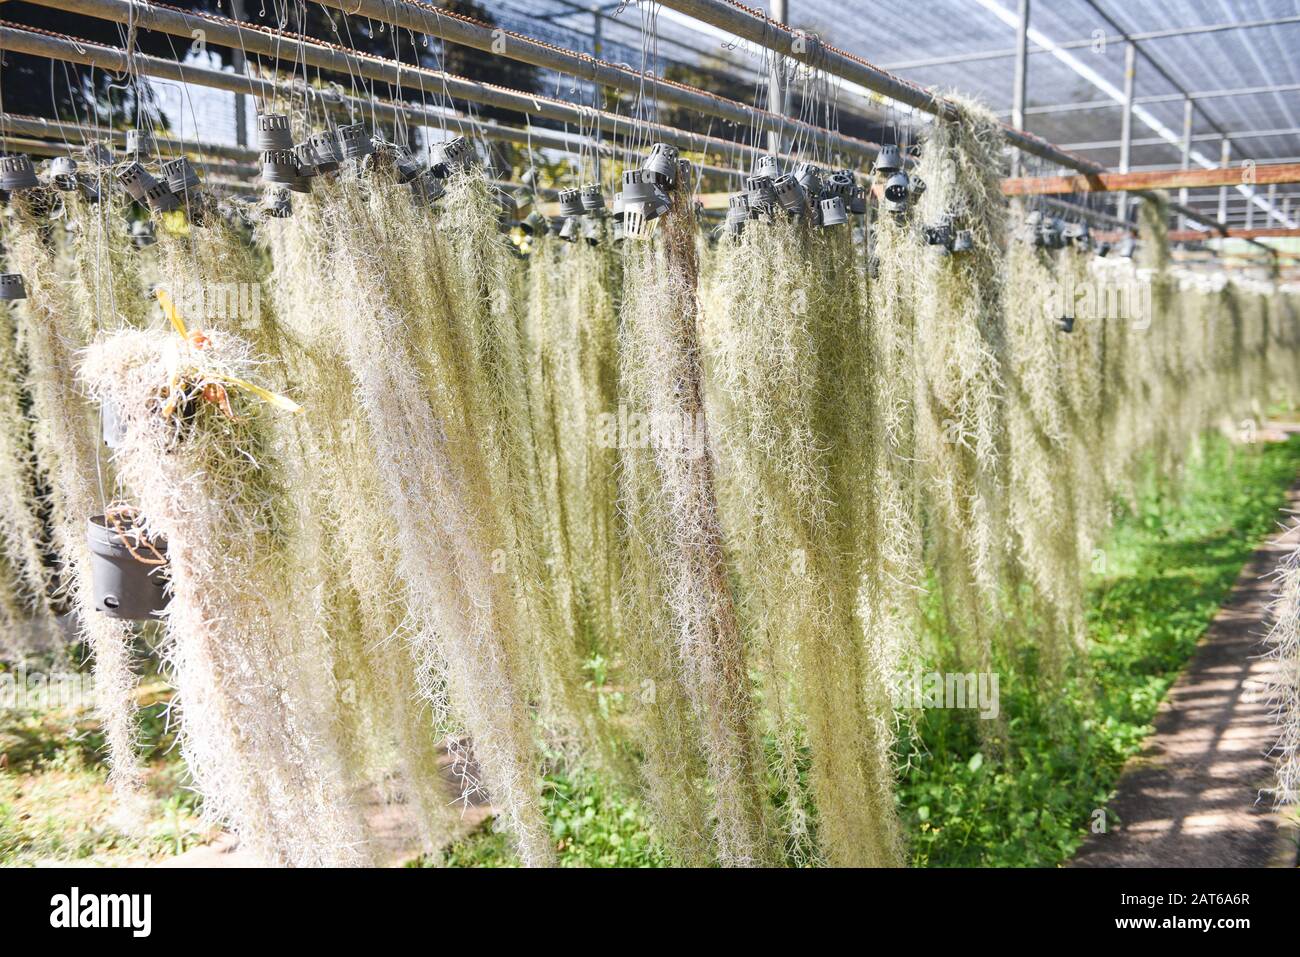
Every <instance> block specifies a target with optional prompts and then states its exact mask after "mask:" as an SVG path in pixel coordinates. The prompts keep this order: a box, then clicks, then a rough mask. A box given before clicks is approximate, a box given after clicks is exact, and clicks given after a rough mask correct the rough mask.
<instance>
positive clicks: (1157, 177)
mask: <svg viewBox="0 0 1300 957" xmlns="http://www.w3.org/2000/svg"><path fill="white" fill-rule="evenodd" d="M1271 183H1279V184H1282V183H1300V163H1259V164H1256V166H1255V167H1254V170H1253V171H1251V170H1248V169H1247V168H1245V167H1240V166H1237V167H1231V166H1230V167H1221V168H1220V167H1216V168H1214V169H1189V170H1180V169H1173V170H1146V171H1143V172H1139V173H1076V174H1072V175H1070V176H1022V177H1016V178H1011V179H1004V180H1003V181H1002V194H1003V195H1004V196H1043V195H1049V194H1054V193H1131V192H1137V191H1140V190H1147V189H1178V188H1180V187H1197V186H1240V185H1254V186H1267V185H1269V184H1271Z"/></svg>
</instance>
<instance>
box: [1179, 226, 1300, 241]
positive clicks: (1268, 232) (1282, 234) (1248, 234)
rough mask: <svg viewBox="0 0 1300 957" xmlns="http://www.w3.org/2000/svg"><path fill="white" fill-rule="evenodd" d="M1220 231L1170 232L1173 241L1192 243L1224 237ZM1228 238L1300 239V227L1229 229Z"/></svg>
mask: <svg viewBox="0 0 1300 957" xmlns="http://www.w3.org/2000/svg"><path fill="white" fill-rule="evenodd" d="M1223 238H1225V237H1223V236H1221V235H1220V234H1218V233H1211V232H1197V231H1196V230H1194V229H1175V230H1172V231H1170V233H1169V241H1170V242H1171V243H1192V242H1196V241H1197V240H1198V239H1223ZM1226 238H1228V239H1300V229H1229V230H1228V234H1227V237H1226Z"/></svg>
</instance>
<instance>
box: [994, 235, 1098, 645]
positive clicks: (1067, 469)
mask: <svg viewBox="0 0 1300 957" xmlns="http://www.w3.org/2000/svg"><path fill="white" fill-rule="evenodd" d="M1067 255H1068V254H1067ZM1008 256H1009V260H1008V264H1007V268H1008V276H1007V296H1006V301H1007V324H1006V343H1007V345H1006V361H1005V369H1006V381H1007V397H1006V401H1007V446H1008V449H1007V451H1008V456H1007V459H1008V465H1009V468H1008V476H1007V478H1008V481H1009V482H1010V488H1012V489H1014V490H1015V494H1013V495H1009V496H1008V497H1007V498H1008V521H1009V525H1010V530H1011V534H1012V535H1013V537H1014V541H1013V543H1012V544H1013V547H1014V549H1015V557H1016V560H1017V561H1018V563H1019V565H1020V568H1021V570H1022V574H1023V575H1024V576H1025V577H1026V578H1028V580H1029V581H1031V582H1032V583H1033V588H1032V590H1031V591H1032V596H1033V598H1032V599H1031V600H1033V601H1035V603H1036V604H1038V605H1039V606H1040V607H1039V608H1038V609H1037V610H1038V612H1039V614H1040V615H1041V616H1042V617H1043V618H1044V619H1045V628H1044V629H1043V633H1042V634H1041V635H1040V638H1039V643H1040V648H1041V654H1042V655H1043V656H1044V657H1046V658H1048V659H1049V660H1055V661H1056V662H1058V663H1059V661H1060V660H1061V659H1062V658H1063V656H1064V650H1063V649H1065V648H1070V647H1073V646H1074V645H1075V644H1076V643H1078V642H1080V641H1081V640H1082V637H1083V635H1082V630H1083V573H1082V570H1081V568H1080V565H1079V554H1080V545H1079V531H1078V528H1077V516H1076V513H1075V508H1076V504H1077V503H1076V500H1075V489H1074V481H1073V471H1072V469H1073V466H1074V465H1075V464H1076V463H1075V462H1074V461H1073V460H1072V457H1071V454H1070V447H1069V444H1068V443H1069V441H1070V440H1071V439H1072V438H1073V435H1072V434H1071V433H1070V432H1069V428H1068V416H1067V412H1068V409H1067V405H1066V397H1065V395H1064V390H1063V388H1062V382H1061V380H1062V376H1061V369H1062V368H1063V366H1064V365H1065V362H1064V355H1063V353H1064V351H1065V349H1066V348H1068V346H1067V343H1066V341H1065V340H1066V339H1067V337H1068V336H1069V335H1073V334H1074V329H1077V328H1078V325H1079V323H1078V321H1077V317H1076V316H1075V315H1074V303H1073V301H1070V302H1068V303H1063V302H1062V300H1063V298H1064V297H1065V296H1067V295H1069V294H1068V293H1067V292H1066V291H1065V289H1063V288H1062V282H1061V280H1060V279H1058V278H1057V274H1058V273H1059V272H1060V271H1061V270H1062V269H1063V268H1064V269H1068V268H1069V266H1068V265H1066V266H1064V267H1062V266H1061V265H1060V264H1053V263H1051V262H1050V260H1049V257H1050V256H1051V253H1049V252H1046V251H1043V250H1039V249H1036V248H1035V247H1033V246H1032V245H1030V244H1029V243H1025V242H1015V243H1012V245H1011V249H1010V252H1009V254H1008ZM1054 266H1055V268H1054ZM1057 302H1062V309H1061V311H1063V312H1066V313H1068V315H1064V316H1059V317H1058V316H1054V315H1052V313H1051V311H1050V310H1051V308H1052V306H1053V305H1054V304H1055V303H1057ZM1063 322H1065V323H1069V324H1070V325H1071V327H1072V328H1071V332H1069V333H1063V332H1062V323H1063ZM1080 334H1081V335H1082V330H1080Z"/></svg>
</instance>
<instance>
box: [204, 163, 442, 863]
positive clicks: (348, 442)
mask: <svg viewBox="0 0 1300 957" xmlns="http://www.w3.org/2000/svg"><path fill="white" fill-rule="evenodd" d="M331 188H333V187H332V184H328V183H326V182H324V181H321V182H318V183H317V191H318V192H320V191H324V190H328V189H331ZM321 215H322V212H321V204H320V202H319V201H317V200H315V199H310V200H309V199H306V198H303V199H300V200H299V201H298V203H297V205H296V206H295V210H294V215H293V217H291V218H287V219H272V220H268V221H267V222H265V223H263V224H262V226H261V232H262V242H263V245H264V246H265V248H266V249H267V250H269V252H270V258H271V261H272V262H273V263H274V269H273V270H272V271H271V273H270V276H269V285H268V286H267V287H266V291H265V293H264V294H265V295H267V296H269V298H270V300H271V302H270V303H269V304H268V303H266V302H263V303H262V307H261V309H260V310H259V313H258V315H257V316H256V321H255V322H252V323H249V322H245V323H243V325H244V327H245V328H246V329H248V330H249V332H250V334H251V335H253V336H254V337H255V341H256V344H257V348H258V350H259V352H261V353H262V354H264V355H267V356H271V357H273V358H272V359H271V360H270V361H269V362H268V365H267V367H266V372H267V373H268V374H274V376H275V381H277V382H279V383H282V384H283V385H282V387H283V388H286V389H292V390H293V391H294V392H295V394H298V395H301V396H303V398H304V405H303V409H302V412H301V413H300V414H298V415H295V416H292V417H281V418H280V419H279V420H278V421H277V425H278V427H279V428H278V430H277V432H278V436H279V437H278V441H277V446H278V448H279V454H280V456H281V457H282V459H283V461H284V463H285V470H286V482H287V485H288V487H289V488H288V491H289V494H291V496H292V498H293V501H294V503H295V508H296V510H297V513H298V515H299V516H300V521H301V522H302V523H303V528H302V531H301V538H302V548H303V554H302V561H303V563H304V565H305V566H306V567H307V569H308V571H307V572H306V574H308V575H309V576H310V578H311V579H312V580H314V581H316V582H318V585H317V587H316V589H315V591H314V592H313V594H314V595H319V601H320V608H319V610H318V615H319V616H320V618H321V620H322V628H323V631H324V632H325V637H326V639H327V640H328V642H329V651H330V655H331V658H332V660H333V662H334V676H335V680H336V681H337V682H338V684H339V686H340V688H341V689H342V690H343V693H342V694H341V695H340V703H339V708H340V724H341V730H340V734H341V736H342V738H343V746H344V748H345V749H346V752H347V755H348V771H349V773H350V774H351V776H352V777H353V778H354V779H355V780H356V782H357V783H358V784H369V785H371V786H376V787H379V788H380V789H381V793H383V794H384V796H386V797H391V798H392V799H393V800H394V801H402V802H405V803H406V804H407V805H409V807H410V810H411V812H412V813H413V814H414V816H415V817H416V819H417V820H416V823H417V825H418V827H419V828H420V830H421V831H422V833H423V834H424V835H425V839H426V842H427V844H428V846H429V848H430V850H436V849H437V848H438V847H439V846H440V845H441V844H442V843H444V842H445V841H446V836H447V834H448V829H449V827H450V824H451V809H450V808H449V807H448V804H449V801H450V798H451V797H452V795H451V793H450V791H449V789H448V787H447V785H446V782H445V781H444V775H443V771H442V764H443V763H444V761H443V757H442V755H441V754H440V752H439V748H438V741H437V735H436V733H435V732H436V728H435V725H434V722H433V720H432V719H431V717H430V714H429V712H428V708H427V705H424V704H422V703H421V701H420V696H419V684H418V674H417V672H418V669H419V665H420V662H419V659H418V658H417V657H415V656H414V654H413V646H412V643H411V642H409V641H408V640H407V631H408V629H409V628H410V627H411V622H410V620H409V617H408V616H409V611H408V607H407V602H406V598H405V591H404V587H403V585H402V581H401V579H400V577H399V575H398V573H397V566H396V563H395V562H393V561H392V560H391V557H390V555H389V551H390V550H391V547H392V542H393V539H394V537H395V531H394V526H393V523H392V520H391V518H390V516H389V512H388V508H387V501H386V498H385V490H384V488H383V483H382V482H381V481H380V478H379V475H378V474H377V472H376V460H375V454H374V441H373V439H372V437H371V435H370V429H369V425H368V421H367V419H366V416H365V413H364V411H363V410H362V408H361V407H360V405H359V403H358V401H357V396H356V394H355V392H354V390H353V387H352V381H351V379H350V378H349V377H348V376H346V375H340V374H339V370H340V369H343V368H346V363H345V360H344V357H343V354H342V343H341V341H340V340H339V338H338V337H337V336H336V335H333V334H331V332H330V331H329V330H328V329H322V327H321V321H320V320H321V317H322V316H329V315H331V313H330V312H329V310H330V309H331V308H332V304H333V294H332V288H333V282H334V280H333V277H332V276H331V275H330V271H329V269H330V267H329V260H328V256H327V255H325V254H324V253H325V252H327V250H323V249H322V248H321V246H320V243H319V237H320V235H321V234H320V230H319V221H320V217H321ZM213 228H214V229H215V230H216V232H214V233H213V234H212V236H211V237H210V238H208V239H206V240H203V241H204V242H205V243H207V242H223V241H224V242H240V241H241V238H240V237H237V236H233V235H231V233H232V232H233V230H231V229H230V228H229V227H228V226H224V225H214V227H213ZM223 234H224V235H223ZM250 261H251V262H253V263H254V273H253V276H252V277H250V278H260V273H258V272H257V271H256V265H255V260H250ZM389 792H393V793H389Z"/></svg>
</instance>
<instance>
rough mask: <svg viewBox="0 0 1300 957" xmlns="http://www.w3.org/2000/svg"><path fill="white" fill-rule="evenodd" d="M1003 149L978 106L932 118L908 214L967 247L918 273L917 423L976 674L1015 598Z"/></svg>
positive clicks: (967, 658) (935, 532) (959, 644)
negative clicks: (1009, 515) (1011, 583)
mask: <svg viewBox="0 0 1300 957" xmlns="http://www.w3.org/2000/svg"><path fill="white" fill-rule="evenodd" d="M1003 146H1004V143H1003V138H1002V133H1001V128H1000V126H999V124H998V123H997V121H996V120H995V118H994V117H993V116H992V115H991V114H990V113H988V111H987V110H984V109H982V108H979V107H976V106H973V105H969V104H967V105H964V106H963V108H962V110H961V116H960V118H959V119H952V120H949V119H942V118H941V119H939V120H937V121H936V122H935V123H934V124H933V125H932V126H931V128H930V130H929V133H928V136H927V139H926V140H925V143H924V144H923V148H922V158H921V162H920V165H919V173H920V175H921V177H922V178H923V179H924V181H925V183H926V184H927V189H926V190H925V192H924V193H923V194H922V196H921V198H920V201H919V203H917V205H916V208H915V210H914V211H913V214H912V215H913V217H914V219H915V220H916V221H917V222H918V223H920V224H927V225H929V224H937V223H939V222H941V221H942V220H943V219H944V218H945V217H947V218H948V219H949V221H950V222H951V223H952V224H953V226H954V228H956V229H965V230H968V231H969V233H970V238H971V243H972V245H971V248H970V249H969V250H968V251H966V252H963V253H955V254H951V255H946V254H945V250H944V248H943V247H942V246H931V247H929V248H928V249H926V250H925V256H924V258H923V261H922V263H921V264H920V275H919V278H918V284H917V310H916V339H915V342H916V352H917V358H918V361H919V362H920V363H921V369H920V372H919V394H918V404H917V410H916V415H917V455H918V458H919V460H920V469H921V478H920V482H921V487H922V489H923V490H924V494H925V515H926V531H927V540H928V541H929V542H930V544H931V547H932V550H933V564H934V567H935V570H936V573H937V580H938V583H939V587H940V589H941V593H942V598H943V608H944V612H945V617H946V619H947V621H948V630H949V632H950V634H951V636H952V638H953V639H954V640H955V642H956V651H957V654H958V657H959V658H960V659H961V661H962V663H963V664H965V665H967V666H971V667H979V668H980V669H981V670H988V668H989V665H990V662H991V654H992V646H993V640H994V636H995V635H997V634H999V633H1001V632H1002V631H1003V629H1002V628H1001V626H1000V622H999V619H1000V615H999V611H1000V608H1001V603H1002V601H1003V600H1004V596H1005V595H1006V594H1007V593H1008V582H1007V578H1006V572H1007V561H1006V559H1007V555H1006V547H1005V542H1006V513H1005V503H1006V500H1007V496H1006V487H1007V486H1006V454H1007V448H1006V430H1005V415H1006V408H1005V400H1004V388H1005V378H1004V377H1005V369H1004V368H1003V357H1004V355H1005V336H1006V332H1005V328H1004V326H1005V311H1004V304H1003V295H1004V290H1003V285H1004V282H1005V274H1004V272H1003V269H1002V253H1001V249H1002V248H1003V247H1004V246H1005V243H1006V208H1005V205H1004V203H1003V201H1002V197H1001V190H1000V177H1001V172H1002V162H1001V158H1002V151H1003ZM882 255H884V253H883V252H882Z"/></svg>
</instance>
